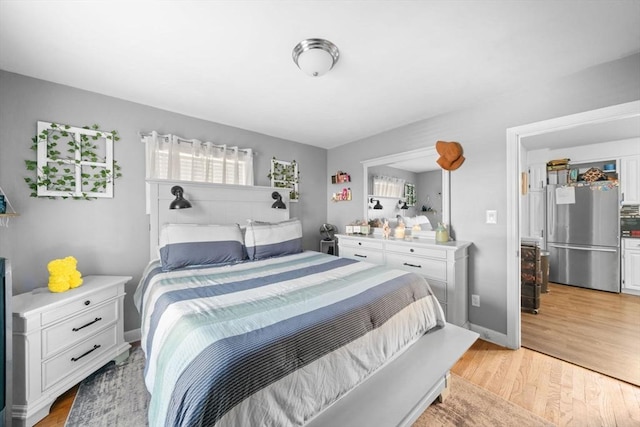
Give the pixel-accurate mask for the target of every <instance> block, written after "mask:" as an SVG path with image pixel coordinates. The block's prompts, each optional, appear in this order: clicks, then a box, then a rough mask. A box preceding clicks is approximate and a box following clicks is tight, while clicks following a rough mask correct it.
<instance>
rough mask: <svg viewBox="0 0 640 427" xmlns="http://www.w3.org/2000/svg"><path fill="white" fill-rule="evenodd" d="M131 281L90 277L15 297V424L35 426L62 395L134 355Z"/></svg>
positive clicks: (13, 300) (120, 277)
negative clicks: (127, 336) (126, 316)
mask: <svg viewBox="0 0 640 427" xmlns="http://www.w3.org/2000/svg"><path fill="white" fill-rule="evenodd" d="M129 280H131V277H129V276H86V277H84V283H83V284H82V286H80V287H78V288H75V289H72V290H70V291H67V292H62V293H52V292H49V290H48V289H47V288H38V289H35V290H33V291H31V292H29V293H26V294H21V295H15V296H14V297H13V299H12V303H13V363H14V368H13V425H14V426H32V425H33V424H35V423H36V422H38V421H39V420H41V419H42V418H44V417H45V416H46V415H47V414H48V413H49V409H50V407H51V404H52V403H53V402H54V401H55V399H56V398H57V397H58V396H59V395H61V394H62V393H64V392H65V391H66V390H68V389H69V388H71V387H73V386H74V385H75V384H77V383H79V382H80V381H82V380H83V379H84V378H86V377H87V376H88V375H89V374H91V373H92V372H94V371H96V370H97V369H98V368H100V367H102V366H104V365H105V364H106V363H107V362H109V361H110V360H115V361H116V363H121V362H123V361H124V360H125V359H126V358H127V357H128V356H129V348H130V347H131V346H130V345H129V343H127V342H125V341H124V323H123V305H122V304H123V299H124V295H125V292H124V285H125V284H126V283H127V282H128V281H129Z"/></svg>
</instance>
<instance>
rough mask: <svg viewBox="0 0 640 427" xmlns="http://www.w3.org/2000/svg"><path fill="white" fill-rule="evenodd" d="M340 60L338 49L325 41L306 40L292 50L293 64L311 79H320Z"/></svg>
mask: <svg viewBox="0 0 640 427" xmlns="http://www.w3.org/2000/svg"><path fill="white" fill-rule="evenodd" d="M338 58H340V51H339V50H338V47H337V46H336V45H334V44H333V43H331V42H330V41H329V40H325V39H306V40H302V41H301V42H300V43H298V44H297V45H296V47H294V48H293V62H295V63H296V65H297V66H298V68H300V69H301V70H302V71H304V72H305V73H306V74H308V75H310V76H312V77H320V76H321V75H323V74H325V73H326V72H327V71H329V70H330V69H332V68H333V66H334V65H336V63H337V62H338Z"/></svg>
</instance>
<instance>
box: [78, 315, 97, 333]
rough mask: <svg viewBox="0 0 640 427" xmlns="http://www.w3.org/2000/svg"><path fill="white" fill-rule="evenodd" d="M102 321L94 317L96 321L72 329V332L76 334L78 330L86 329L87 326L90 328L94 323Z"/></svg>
mask: <svg viewBox="0 0 640 427" xmlns="http://www.w3.org/2000/svg"><path fill="white" fill-rule="evenodd" d="M101 320H102V317H96V320H92V321H91V322H89V323H87V324H86V325H82V326H80V327H79V328H73V329H72V331H73V332H78V331H79V330H80V329H83V328H86V327H87V326H91V325H93V324H94V323H96V322H99V321H101Z"/></svg>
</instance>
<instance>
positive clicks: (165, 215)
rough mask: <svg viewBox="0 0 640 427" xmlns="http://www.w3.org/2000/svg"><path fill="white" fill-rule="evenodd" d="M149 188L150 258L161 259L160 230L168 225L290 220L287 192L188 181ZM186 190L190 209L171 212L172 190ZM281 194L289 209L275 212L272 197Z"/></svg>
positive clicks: (150, 182)
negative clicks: (159, 255) (172, 188)
mask: <svg viewBox="0 0 640 427" xmlns="http://www.w3.org/2000/svg"><path fill="white" fill-rule="evenodd" d="M147 185H148V186H149V231H150V237H149V251H150V252H149V255H150V259H157V258H158V244H159V237H160V228H161V227H162V225H164V224H240V225H241V226H244V225H246V224H247V220H249V219H254V220H259V221H272V222H275V221H284V220H286V219H289V193H288V191H286V189H278V188H271V187H257V186H247V185H226V184H204V183H193V182H185V181H147ZM174 185H179V186H181V187H182V188H183V189H184V198H185V199H187V200H188V201H189V202H191V205H192V207H191V208H190V209H169V205H170V204H171V202H172V201H173V200H174V199H175V196H174V195H173V194H171V187H173V186H174ZM274 191H278V192H279V193H280V195H281V196H282V201H283V202H284V203H285V204H286V205H287V209H273V208H272V207H271V205H272V204H273V202H274V200H273V199H272V198H271V193H273V192H274Z"/></svg>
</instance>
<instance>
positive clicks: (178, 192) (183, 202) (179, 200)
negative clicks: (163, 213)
mask: <svg viewBox="0 0 640 427" xmlns="http://www.w3.org/2000/svg"><path fill="white" fill-rule="evenodd" d="M171 194H173V195H174V196H176V198H175V199H174V200H173V201H172V202H171V204H170V205H169V209H188V208H190V207H191V203H190V202H189V201H188V200H187V199H185V198H184V197H182V195H183V194H184V190H183V189H182V187H180V186H179V185H174V186H173V187H171Z"/></svg>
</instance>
